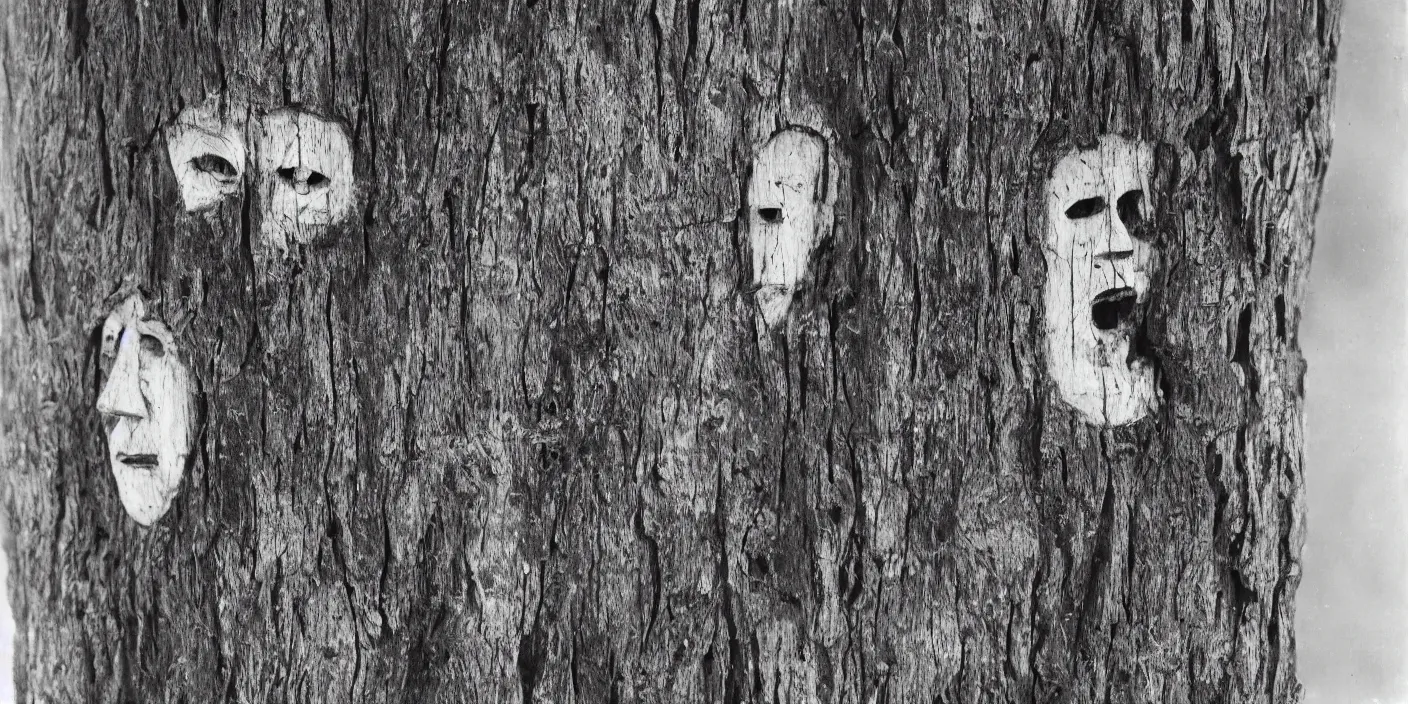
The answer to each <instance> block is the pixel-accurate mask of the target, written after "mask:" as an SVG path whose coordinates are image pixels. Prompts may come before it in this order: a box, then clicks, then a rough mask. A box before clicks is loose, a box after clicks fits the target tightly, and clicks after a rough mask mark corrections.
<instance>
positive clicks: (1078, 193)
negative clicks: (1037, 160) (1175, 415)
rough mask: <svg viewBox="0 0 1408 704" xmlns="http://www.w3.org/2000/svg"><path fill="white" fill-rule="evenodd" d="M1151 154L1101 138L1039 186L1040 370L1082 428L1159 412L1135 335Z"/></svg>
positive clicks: (1147, 265)
mask: <svg viewBox="0 0 1408 704" xmlns="http://www.w3.org/2000/svg"><path fill="white" fill-rule="evenodd" d="M1153 163H1154V154H1153V147H1152V146H1151V145H1149V144H1147V143H1142V142H1134V141H1130V140H1128V139H1125V138H1123V137H1118V136H1113V135H1109V136H1105V137H1103V138H1101V140H1100V143H1099V146H1097V147H1096V148H1094V149H1088V150H1083V151H1076V152H1073V153H1071V154H1070V155H1068V156H1066V157H1065V158H1063V159H1061V160H1060V161H1059V162H1057V164H1056V167H1055V169H1053V171H1052V174H1051V178H1050V180H1049V181H1048V182H1047V187H1046V203H1047V207H1046V216H1047V234H1046V248H1045V250H1044V254H1045V258H1046V292H1045V299H1046V352H1047V356H1046V363H1047V370H1048V372H1049V373H1050V375H1051V378H1052V380H1053V381H1054V382H1055V384H1056V389H1057V391H1058V392H1059V393H1060V396H1061V398H1062V400H1064V401H1065V402H1066V403H1068V404H1070V405H1071V406H1072V407H1074V408H1075V409H1076V410H1077V411H1079V412H1080V413H1081V414H1082V415H1083V416H1084V417H1085V418H1086V419H1087V420H1089V421H1090V422H1091V423H1093V424H1096V425H1101V426H1119V425H1127V424H1129V423H1133V422H1135V421H1137V420H1139V419H1141V418H1143V417H1145V416H1147V415H1148V414H1149V413H1151V412H1152V411H1153V410H1154V409H1155V408H1157V407H1158V405H1159V390H1158V384H1157V383H1156V371H1155V368H1154V366H1153V365H1152V364H1151V363H1150V360H1148V359H1145V358H1143V357H1141V356H1140V355H1139V354H1138V352H1137V349H1138V346H1137V345H1134V344H1133V343H1134V342H1135V340H1136V337H1137V336H1139V335H1142V334H1143V333H1142V327H1143V312H1144V309H1145V307H1146V305H1147V302H1148V299H1149V281H1150V270H1151V268H1152V262H1153V248H1152V247H1151V246H1150V244H1149V243H1148V242H1146V241H1144V240H1143V239H1141V238H1140V237H1139V234H1140V233H1141V232H1143V229H1142V228H1141V225H1142V223H1143V222H1144V220H1146V219H1147V217H1148V211H1149V205H1148V195H1147V194H1148V193H1149V182H1150V173H1151V170H1152V167H1153Z"/></svg>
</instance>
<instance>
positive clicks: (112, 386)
mask: <svg viewBox="0 0 1408 704" xmlns="http://www.w3.org/2000/svg"><path fill="white" fill-rule="evenodd" d="M140 337H141V336H140V335H138V334H137V332H136V331H134V330H131V329H128V330H123V331H122V338H121V339H120V340H119V341H118V343H117V359H116V360H115V361H114V362H113V364H112V373H110V374H108V380H107V383H105V384H103V391H102V393H100V394H98V412H99V413H101V414H103V415H106V416H126V417H129V418H145V417H147V403H146V400H145V399H143V398H142V386H141V359H140V356H139V355H140V353H139V348H140V346H141V345H140V343H139V339H140Z"/></svg>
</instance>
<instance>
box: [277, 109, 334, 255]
mask: <svg viewBox="0 0 1408 704" xmlns="http://www.w3.org/2000/svg"><path fill="white" fill-rule="evenodd" d="M260 125H261V127H260V137H259V178H260V183H261V189H260V193H261V195H262V196H263V215H264V225H263V232H264V236H265V241H266V242H268V243H269V244H270V245H271V246H273V247H274V249H276V250H286V249H287V248H288V244H289V241H290V240H292V241H293V242H297V243H299V244H308V243H310V242H313V241H315V240H317V239H318V238H319V237H320V236H321V235H322V234H323V232H324V231H326V229H327V227H328V226H330V225H334V224H336V223H338V222H341V221H342V220H343V219H344V218H346V217H347V213H348V212H349V211H350V210H351V209H352V196H353V190H352V145H351V143H350V142H349V140H348V138H347V132H346V130H344V129H343V127H342V125H341V124H338V123H337V122H334V121H332V120H327V119H324V118H321V117H318V116H317V115H314V114H312V113H308V112H303V111H301V110H296V109H293V108H284V109H282V110H276V111H274V112H271V113H269V114H268V115H267V116H265V118H264V119H263V120H262V121H261V123H260Z"/></svg>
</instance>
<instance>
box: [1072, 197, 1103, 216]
mask: <svg viewBox="0 0 1408 704" xmlns="http://www.w3.org/2000/svg"><path fill="white" fill-rule="evenodd" d="M1104 210H1105V199H1104V198H1085V199H1082V200H1078V201H1076V202H1075V204H1074V205H1072V206H1071V207H1069V208H1066V217H1068V218H1070V219H1072V220H1080V219H1081V218H1088V217H1090V216H1092V215H1096V214H1098V213H1100V212H1102V211H1104Z"/></svg>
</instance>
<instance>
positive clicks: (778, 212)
mask: <svg viewBox="0 0 1408 704" xmlns="http://www.w3.org/2000/svg"><path fill="white" fill-rule="evenodd" d="M758 217H760V218H762V219H763V222H767V223H774V224H775V223H779V222H782V208H758Z"/></svg>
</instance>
